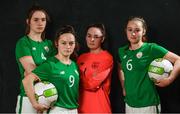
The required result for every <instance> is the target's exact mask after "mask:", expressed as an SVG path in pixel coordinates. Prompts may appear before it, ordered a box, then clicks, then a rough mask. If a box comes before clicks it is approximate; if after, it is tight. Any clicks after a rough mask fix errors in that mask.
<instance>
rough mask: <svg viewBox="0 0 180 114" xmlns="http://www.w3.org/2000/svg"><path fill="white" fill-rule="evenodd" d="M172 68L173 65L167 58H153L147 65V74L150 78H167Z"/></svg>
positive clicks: (154, 79)
mask: <svg viewBox="0 0 180 114" xmlns="http://www.w3.org/2000/svg"><path fill="white" fill-rule="evenodd" d="M172 70H173V65H172V63H171V62H170V61H168V60H167V59H163V58H158V59H155V60H153V61H152V62H151V64H150V65H149V69H148V74H149V77H150V79H151V80H153V81H157V80H160V79H163V78H167V77H168V76H169V75H170V73H171V71H172Z"/></svg>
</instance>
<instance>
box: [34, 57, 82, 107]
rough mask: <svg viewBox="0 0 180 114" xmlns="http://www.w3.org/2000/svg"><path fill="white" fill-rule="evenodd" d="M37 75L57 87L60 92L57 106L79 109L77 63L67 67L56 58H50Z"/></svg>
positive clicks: (37, 71)
mask: <svg viewBox="0 0 180 114" xmlns="http://www.w3.org/2000/svg"><path fill="white" fill-rule="evenodd" d="M33 73H35V74H36V75H37V76H38V77H39V78H40V79H41V80H42V81H48V82H51V83H52V84H54V85H55V87H56V89H57V91H58V100H57V102H56V103H55V106H59V107H63V108H68V109H74V108H77V107H78V96H79V72H78V67H77V65H76V63H75V62H73V61H72V62H71V64H70V65H65V64H63V63H62V62H60V61H59V60H58V59H57V58H56V57H51V58H49V59H48V60H47V61H46V62H45V63H43V64H42V65H40V66H38V67H37V68H36V69H35V70H34V71H33Z"/></svg>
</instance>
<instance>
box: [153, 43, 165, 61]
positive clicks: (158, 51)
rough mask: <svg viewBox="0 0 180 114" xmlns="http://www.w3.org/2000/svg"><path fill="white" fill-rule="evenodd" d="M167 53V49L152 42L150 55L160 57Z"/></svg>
mask: <svg viewBox="0 0 180 114" xmlns="http://www.w3.org/2000/svg"><path fill="white" fill-rule="evenodd" d="M167 53H168V50H167V49H165V48H164V47H162V46H159V45H157V44H155V43H153V44H152V56H153V57H155V58H162V57H164V56H165V55H166V54H167Z"/></svg>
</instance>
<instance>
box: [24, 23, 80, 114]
mask: <svg viewBox="0 0 180 114" xmlns="http://www.w3.org/2000/svg"><path fill="white" fill-rule="evenodd" d="M75 44H76V39H75V32H74V29H73V27H71V26H64V27H62V28H61V29H60V30H59V31H58V32H57V35H56V39H55V46H56V48H57V50H58V53H57V54H56V55H55V56H54V57H51V58H49V59H48V60H47V61H46V62H44V63H43V64H41V65H40V66H38V67H37V68H35V70H33V71H32V73H30V74H29V75H27V76H26V77H25V78H24V80H23V85H24V88H25V91H26V94H27V96H28V97H29V99H30V101H31V103H32V106H33V107H34V108H35V109H36V110H37V111H38V112H42V111H43V110H46V109H47V107H46V106H43V105H41V104H38V102H37V101H36V99H35V94H34V88H33V83H34V82H35V81H37V80H39V79H40V80H41V81H42V80H44V81H48V82H51V83H53V84H54V85H55V87H56V89H57V91H58V100H57V102H56V103H55V105H54V107H51V108H50V110H49V113H57V114H61V113H72V114H77V107H78V93H79V73H78V67H77V65H76V63H75V62H74V61H72V60H71V59H70V56H71V55H72V54H73V53H74V49H75V46H76V45H75Z"/></svg>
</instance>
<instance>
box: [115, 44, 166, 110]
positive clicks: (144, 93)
mask: <svg viewBox="0 0 180 114" xmlns="http://www.w3.org/2000/svg"><path fill="white" fill-rule="evenodd" d="M167 52H168V50H166V49H165V48H163V47H161V46H159V45H157V44H154V43H144V44H143V45H142V46H141V47H140V48H139V49H136V50H129V46H128V45H126V46H124V47H122V48H119V50H118V54H119V57H120V63H121V66H122V70H123V72H124V76H125V81H124V86H125V90H126V96H125V102H126V103H127V104H128V105H129V106H132V107H145V106H152V105H158V104H159V103H160V100H159V95H158V93H157V91H156V87H155V85H154V83H153V82H152V81H151V80H150V78H149V75H148V67H149V64H150V63H151V62H152V61H153V60H154V59H156V58H162V57H164V56H165V54H166V53H167Z"/></svg>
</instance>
